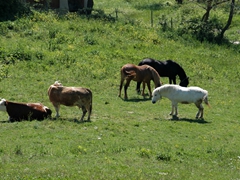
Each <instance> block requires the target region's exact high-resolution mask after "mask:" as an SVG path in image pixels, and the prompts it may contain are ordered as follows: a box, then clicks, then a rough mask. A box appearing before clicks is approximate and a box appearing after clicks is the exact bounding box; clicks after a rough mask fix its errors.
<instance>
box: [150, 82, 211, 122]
mask: <svg viewBox="0 0 240 180" xmlns="http://www.w3.org/2000/svg"><path fill="white" fill-rule="evenodd" d="M162 97H167V98H168V99H169V100H171V101H172V112H171V113H170V115H173V116H175V117H177V114H178V110H177V105H178V103H182V104H190V103H194V104H195V105H196V106H197V108H198V113H197V114H196V118H203V106H202V102H203V101H204V103H205V104H207V105H208V106H210V105H209V103H208V92H207V91H206V90H204V89H202V88H199V87H181V86H179V85H172V84H165V85H163V86H161V87H158V88H156V89H154V91H153V93H152V103H156V102H157V101H158V100H159V99H161V98H162ZM174 110H175V113H174Z"/></svg>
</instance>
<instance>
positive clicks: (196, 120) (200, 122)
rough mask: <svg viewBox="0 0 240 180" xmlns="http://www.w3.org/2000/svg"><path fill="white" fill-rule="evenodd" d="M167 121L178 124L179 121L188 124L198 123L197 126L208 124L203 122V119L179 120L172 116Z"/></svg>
mask: <svg viewBox="0 0 240 180" xmlns="http://www.w3.org/2000/svg"><path fill="white" fill-rule="evenodd" d="M169 120H171V121H175V122H180V121H185V122H189V123H199V124H206V123H209V122H208V121H205V120H204V119H188V118H179V117H177V116H172V118H170V119H169Z"/></svg>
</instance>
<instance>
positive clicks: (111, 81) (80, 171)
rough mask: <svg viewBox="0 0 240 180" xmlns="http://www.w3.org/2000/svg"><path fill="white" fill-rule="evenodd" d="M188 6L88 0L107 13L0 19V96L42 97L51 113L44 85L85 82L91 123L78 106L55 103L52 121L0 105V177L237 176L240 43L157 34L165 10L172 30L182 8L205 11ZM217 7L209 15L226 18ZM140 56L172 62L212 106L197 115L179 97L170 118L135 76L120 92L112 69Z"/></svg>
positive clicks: (234, 30)
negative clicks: (17, 117) (20, 117)
mask: <svg viewBox="0 0 240 180" xmlns="http://www.w3.org/2000/svg"><path fill="white" fill-rule="evenodd" d="M153 7H154V8H155V10H154V12H153V14H154V19H153V26H151V20H150V9H152V8H153ZM193 7H198V6H197V5H196V4H194V3H188V2H186V3H184V4H183V5H182V6H180V7H179V6H178V5H177V4H176V3H175V1H168V2H167V1H160V2H158V1H153V2H152V1H146V2H145V1H143V0H141V1H139V2H135V1H131V0H125V1H121V0H117V1H99V2H97V1H96V2H95V8H96V9H101V10H104V14H105V15H106V16H105V19H104V18H99V19H98V18H97V19H96V18H85V17H81V16H78V15H76V14H70V13H68V14H66V15H62V16H57V15H56V14H55V13H54V12H48V13H47V12H41V13H40V12H37V11H34V14H33V15H32V16H30V17H23V18H20V19H17V20H16V21H14V22H1V23H0V36H1V37H0V44H1V46H0V60H1V65H0V74H1V78H0V80H1V81H0V85H1V88H0V97H1V98H5V99H7V100H11V101H17V102H41V103H43V104H44V105H46V106H48V107H49V108H50V109H52V111H53V117H54V116H55V110H54V108H53V106H52V104H51V103H50V102H49V100H48V96H47V89H48V87H49V86H50V85H51V84H53V83H54V82H55V81H56V80H60V82H61V83H62V84H63V85H65V86H82V87H87V88H90V89H91V90H92V92H93V113H92V116H91V120H92V121H91V122H84V123H80V122H77V121H76V120H79V119H80V117H81V111H80V110H78V108H77V107H64V106H61V109H60V114H61V117H60V118H59V119H46V120H44V121H35V120H34V121H30V122H29V121H22V122H14V123H8V122H7V120H8V115H7V114H6V113H5V112H0V129H1V131H0V132H1V133H0V142H1V143H0V179H4V180H5V179H6V180H8V179H9V180H12V179H181V180H182V179H194V180H195V179H199V180H200V179H201V180H203V179H206V180H209V179H214V180H215V179H216V180H226V179H232V180H237V179H240V150H239V149H240V144H239V139H240V134H239V130H240V121H239V119H240V114H239V112H238V110H239V108H240V103H239V94H240V92H239V89H240V66H239V60H240V56H239V53H240V46H239V45H231V44H223V45H216V44H211V43H207V42H203V43H200V42H198V41H196V40H194V39H192V38H191V37H190V36H188V35H185V36H183V37H180V36H177V34H176V33H175V31H167V32H163V31H162V30H161V26H160V25H159V23H158V21H159V18H161V17H162V15H164V14H166V15H168V18H171V17H172V18H173V19H174V24H175V25H174V27H175V28H177V19H178V18H179V15H181V14H182V13H184V14H186V13H187V12H188V13H196V12H197V13H199V14H202V13H203V12H204V11H203V10H202V9H201V8H199V7H198V8H195V10H194V8H193ZM116 9H117V10H118V12H119V13H118V20H117V21H115V22H112V21H111V18H110V17H114V18H115V15H116V14H115V13H114V12H116ZM217 10H218V9H217ZM217 10H216V11H213V12H212V13H213V14H215V15H219V16H220V17H223V19H224V18H226V17H225V16H226V12H225V11H223V10H219V11H217ZM94 13H96V12H94ZM109 14H111V15H109ZM239 22H240V19H239V16H234V19H233V22H232V26H231V29H229V30H228V31H227V33H226V37H227V38H229V40H231V41H237V40H240V39H239V38H240V35H239V32H238V31H239V30H240V29H239V27H240V26H239ZM146 57H152V58H155V59H158V60H166V59H172V60H174V61H176V62H178V63H179V64H180V65H181V66H182V67H183V68H184V70H185V72H186V74H187V75H188V76H189V77H190V80H189V81H190V84H189V86H200V87H202V88H204V89H206V90H208V92H209V102H210V104H211V108H208V107H207V106H205V105H204V107H205V109H204V113H205V114H204V120H196V119H195V114H196V113H197V108H196V107H195V105H194V104H190V105H183V104H179V120H171V116H169V115H168V114H169V112H170V110H171V102H170V101H169V100H168V99H166V98H163V99H162V100H161V101H160V102H158V103H156V104H152V103H151V100H150V99H143V97H142V96H140V95H138V94H137V93H136V91H135V88H136V82H131V84H130V87H129V88H128V97H129V100H128V101H124V100H122V99H121V98H119V97H118V91H119V83H120V68H121V67H122V66H123V65H124V64H126V63H133V64H138V63H139V62H140V61H141V60H142V59H143V58H146ZM161 81H162V82H163V83H165V84H166V83H168V79H167V78H161ZM178 83H179V79H178ZM152 86H153V83H152ZM146 92H147V91H146ZM122 97H123V94H122ZM85 118H86V117H85Z"/></svg>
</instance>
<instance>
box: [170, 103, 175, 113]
mask: <svg viewBox="0 0 240 180" xmlns="http://www.w3.org/2000/svg"><path fill="white" fill-rule="evenodd" d="M173 113H174V105H173V104H172V111H171V112H170V113H169V115H173Z"/></svg>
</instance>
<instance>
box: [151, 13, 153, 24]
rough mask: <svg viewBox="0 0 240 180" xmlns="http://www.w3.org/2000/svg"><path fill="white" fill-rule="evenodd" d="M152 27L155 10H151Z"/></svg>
mask: <svg viewBox="0 0 240 180" xmlns="http://www.w3.org/2000/svg"><path fill="white" fill-rule="evenodd" d="M151 27H153V10H151Z"/></svg>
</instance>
